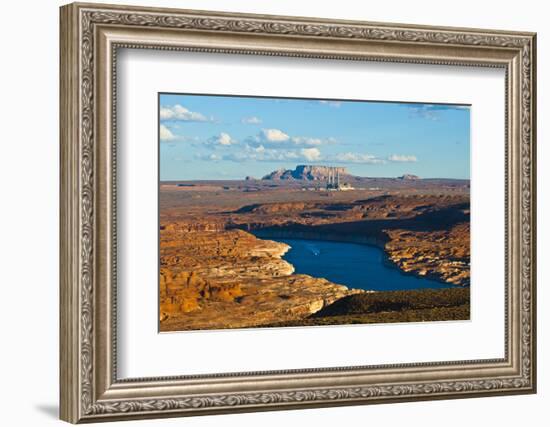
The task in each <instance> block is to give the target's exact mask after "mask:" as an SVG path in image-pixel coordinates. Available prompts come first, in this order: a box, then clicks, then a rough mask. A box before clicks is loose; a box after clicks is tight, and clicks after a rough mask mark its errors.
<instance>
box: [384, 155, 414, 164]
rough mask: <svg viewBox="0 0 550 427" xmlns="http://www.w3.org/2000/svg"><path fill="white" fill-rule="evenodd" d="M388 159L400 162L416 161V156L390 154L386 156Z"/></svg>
mask: <svg viewBox="0 0 550 427" xmlns="http://www.w3.org/2000/svg"><path fill="white" fill-rule="evenodd" d="M388 160H389V161H390V162H402V163H414V162H416V161H418V159H417V158H416V156H406V155H403V154H392V155H391V156H388Z"/></svg>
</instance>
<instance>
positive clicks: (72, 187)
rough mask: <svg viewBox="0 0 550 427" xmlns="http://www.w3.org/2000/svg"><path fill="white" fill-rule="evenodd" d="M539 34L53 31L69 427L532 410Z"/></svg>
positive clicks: (264, 28)
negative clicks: (461, 401)
mask: <svg viewBox="0 0 550 427" xmlns="http://www.w3.org/2000/svg"><path fill="white" fill-rule="evenodd" d="M535 52H536V47H535V34H533V33H518V32H508V31H494V30H479V29H459V28H437V27H423V26H411V25H401V24H381V23H369V22H354V21H332V20H323V19H315V18H297V17H281V16H263V15H244V14H231V13H218V12H200V11H189V10H175V9H157V8H142V7H130V6H110V5H93V4H71V5H67V6H63V7H62V8H61V112H60V116H61V117H60V118H61V120H60V121H61V132H60V133H61V164H62V172H61V249H60V250H61V284H60V286H61V304H60V305H61V313H60V316H61V351H60V359H61V360H60V367H61V369H60V372H61V378H60V382H61V418H62V419H64V420H66V421H69V422H73V423H77V422H90V421H108V420H118V419H121V420H122V419H129V418H153V417H167V416H185V415H201V414H215V413H227V412H243V411H256V410H275V409H285V408H306V407H319V406H330V405H352V404H369V403H384V402H399V401H410V400H429V399H442V398H458V397H475V396H486V395H495V394H520V393H533V392H535V390H536V354H535V353H536V352H535V350H536V335H535V324H536V322H535V307H536V305H535V290H536V289H535V277H536V275H535V267H536V264H535V260H536V259H535V229H536V222H535V211H536V209H535V201H536V199H535V197H536V185H535V82H536V78H535V70H536V66H535Z"/></svg>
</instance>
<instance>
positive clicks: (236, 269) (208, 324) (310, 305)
mask: <svg viewBox="0 0 550 427" xmlns="http://www.w3.org/2000/svg"><path fill="white" fill-rule="evenodd" d="M173 229H174V228H172V230H173ZM182 229H183V230H185V227H183V228H182ZM182 229H180V231H179V232H177V233H174V232H173V231H170V230H168V229H167V228H165V229H164V230H162V231H161V269H160V321H161V323H160V324H161V330H162V331H170V330H185V329H205V328H207V329H223V328H229V327H231V328H239V327H249V326H261V325H264V324H273V323H277V322H281V321H288V320H295V319H299V318H303V317H306V316H308V315H310V314H313V313H315V312H317V311H319V310H320V309H322V308H323V307H324V306H326V305H328V304H331V303H332V302H334V301H336V300H337V299H339V298H342V297H343V296H346V295H351V294H355V293H359V292H362V291H358V290H350V289H348V288H347V287H345V286H342V285H338V284H334V283H331V282H329V281H327V280H325V279H320V278H314V277H310V276H307V275H297V274H293V273H294V268H293V266H292V265H291V264H289V263H287V262H286V261H284V260H283V259H281V256H282V255H284V253H285V252H286V251H287V250H288V249H289V246H288V245H286V244H284V243H278V242H274V241H270V240H261V239H257V238H256V237H254V236H253V235H251V234H249V233H247V232H244V231H241V230H232V231H223V232H200V231H199V232H188V231H181V230H182Z"/></svg>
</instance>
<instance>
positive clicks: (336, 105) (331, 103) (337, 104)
mask: <svg viewBox="0 0 550 427" xmlns="http://www.w3.org/2000/svg"><path fill="white" fill-rule="evenodd" d="M319 104H324V105H328V106H329V107H334V108H340V106H341V105H342V103H341V102H340V101H328V100H321V101H319Z"/></svg>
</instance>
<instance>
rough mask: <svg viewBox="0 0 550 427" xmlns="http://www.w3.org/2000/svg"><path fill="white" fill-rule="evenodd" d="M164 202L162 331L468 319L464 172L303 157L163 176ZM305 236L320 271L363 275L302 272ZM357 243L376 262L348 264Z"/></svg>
mask: <svg viewBox="0 0 550 427" xmlns="http://www.w3.org/2000/svg"><path fill="white" fill-rule="evenodd" d="M159 203H160V206H159V212H160V217H159V239H160V272H159V273H160V278H159V301H160V309H159V314H160V328H159V329H160V331H161V332H168V331H183V330H195V329H226V328H249V327H274V326H316V325H336V324H354V323H361V324H364V323H386V322H409V321H432V320H437V321H442V320H465V319H469V317H470V290H469V286H470V181H469V180H468V179H421V178H419V177H418V176H416V175H413V174H403V175H401V176H398V177H395V178H387V177H386V178H375V177H362V176H357V175H354V174H352V173H351V172H349V170H348V169H347V168H346V167H341V166H338V167H334V166H330V165H324V164H319V165H312V164H298V165H295V167H293V168H289V169H285V168H283V169H277V170H274V171H272V172H270V173H268V174H266V175H265V176H263V177H258V178H255V177H252V176H243V177H242V179H240V180H234V179H233V180H189V181H179V180H178V181H168V180H163V181H161V182H160V183H159ZM288 242H291V243H288ZM316 242H318V243H319V244H316ZM297 243H299V244H300V245H302V246H303V248H305V249H303V250H306V251H310V250H311V254H309V252H308V256H309V257H310V258H311V260H313V261H312V262H315V260H316V259H319V260H321V267H319V269H317V270H313V271H325V270H322V267H323V266H324V267H323V268H329V267H330V264H332V260H334V263H333V264H334V265H335V266H336V267H338V265H340V264H338V263H339V262H341V263H342V264H341V266H342V268H341V269H340V270H346V269H347V270H354V271H353V272H352V273H353V274H354V277H352V278H351V279H350V280H352V279H353V280H352V281H353V283H356V284H358V285H354V286H350V285H349V284H348V283H345V282H344V283H341V282H337V281H333V280H330V279H329V278H327V277H323V275H321V274H318V275H316V274H304V273H303V272H301V269H307V268H308V266H304V267H301V266H300V263H299V259H300V258H297V257H296V255H294V259H296V260H297V261H296V262H294V264H293V263H292V262H289V259H290V258H291V255H292V254H293V253H295V252H296V251H297V250H298V246H297ZM320 245H321V246H320ZM327 245H328V246H327ZM330 245H335V246H330ZM302 246H301V247H302ZM319 248H321V249H319ZM325 248H327V249H325ZM361 248H369V250H371V251H373V255H372V256H373V257H377V258H376V260H374V261H372V264H371V265H372V268H373V269H372V270H370V267H367V266H366V264H365V266H363V265H357V263H356V264H349V265H351V266H352V267H351V268H346V267H344V266H346V265H348V264H346V262H347V258H349V257H353V256H355V254H353V253H352V252H353V251H356V250H362V249H361ZM330 251H334V252H332V253H333V255H330V253H331V252H330ZM346 251H350V254H349V256H348V252H346ZM362 253H363V252H361V254H362ZM327 254H328V255H327ZM369 254H370V252H369V253H368V254H366V255H365V256H367V255H368V256H371V255H369ZM327 256H328V257H329V258H326V257H327ZM361 256H363V255H361ZM316 257H317V258H316ZM323 257H325V258H323ZM337 260H338V261H337ZM313 265H316V264H313ZM353 266H355V267H353ZM311 268H316V267H311ZM375 269H376V271H377V273H375V272H374V271H375ZM371 271H372V273H371ZM341 272H342V271H340V273H341ZM344 272H345V271H344ZM350 274H351V273H350ZM327 275H330V274H327ZM338 277H340V276H338ZM342 277H344V278H345V277H346V276H342ZM363 279H364V280H363ZM344 280H345V279H344Z"/></svg>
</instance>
